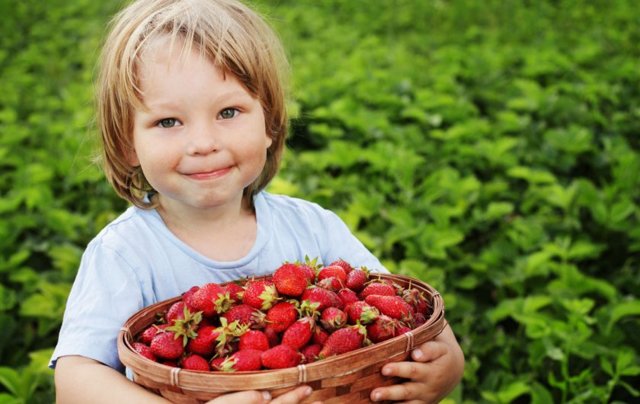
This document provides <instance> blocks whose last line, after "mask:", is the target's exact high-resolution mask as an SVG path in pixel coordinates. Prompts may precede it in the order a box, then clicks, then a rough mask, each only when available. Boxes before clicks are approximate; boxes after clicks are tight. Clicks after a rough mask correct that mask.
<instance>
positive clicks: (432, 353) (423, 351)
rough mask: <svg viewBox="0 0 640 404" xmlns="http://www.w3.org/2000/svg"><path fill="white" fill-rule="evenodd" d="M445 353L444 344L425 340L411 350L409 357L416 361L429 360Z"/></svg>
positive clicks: (445, 347)
mask: <svg viewBox="0 0 640 404" xmlns="http://www.w3.org/2000/svg"><path fill="white" fill-rule="evenodd" d="M446 353H447V345H446V344H443V343H442V342H438V341H427V342H425V343H424V344H422V345H420V346H419V347H417V348H416V349H414V350H413V351H412V352H411V359H413V360H414V361H417V362H431V361H434V360H436V359H438V358H439V357H441V356H442V355H445V354H446Z"/></svg>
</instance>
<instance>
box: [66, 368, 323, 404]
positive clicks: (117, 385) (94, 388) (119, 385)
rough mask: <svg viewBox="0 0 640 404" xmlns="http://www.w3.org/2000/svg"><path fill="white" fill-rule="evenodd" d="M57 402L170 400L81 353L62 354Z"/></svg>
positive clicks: (244, 399)
mask: <svg viewBox="0 0 640 404" xmlns="http://www.w3.org/2000/svg"><path fill="white" fill-rule="evenodd" d="M55 383H56V402H57V403H59V404H62V403H64V404H67V403H81V404H84V403H96V404H97V403H114V402H115V403H119V404H126V403H136V404H138V403H139V404H143V403H144V404H147V403H149V404H152V403H169V401H167V400H166V399H164V398H162V397H160V396H158V395H156V394H153V393H151V392H149V391H147V390H145V389H144V388H142V387H140V386H138V385H137V384H135V383H133V382H131V381H130V380H129V379H127V378H126V377H124V376H123V375H122V374H121V373H119V372H118V371H116V370H114V369H112V368H110V367H109V366H106V365H103V364H101V363H100V362H97V361H95V360H93V359H89V358H85V357H82V356H63V357H61V358H59V359H58V361H57V363H56V371H55ZM310 393H311V389H310V388H308V387H307V386H302V387H299V388H296V389H295V390H293V391H291V392H288V393H286V394H283V395H281V396H278V398H276V399H274V400H272V401H270V397H269V395H264V394H263V393H261V392H258V391H244V392H241V393H234V394H228V395H224V396H221V397H218V398H216V399H215V400H212V401H210V402H209V404H228V403H247V404H262V403H267V402H270V403H272V404H296V403H298V402H300V401H301V400H302V399H304V398H305V397H307V396H308V395H309V394H310Z"/></svg>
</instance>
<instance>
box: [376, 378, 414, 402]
mask: <svg viewBox="0 0 640 404" xmlns="http://www.w3.org/2000/svg"><path fill="white" fill-rule="evenodd" d="M420 391H422V385H421V383H413V382H408V383H402V384H395V385H393V386H388V387H379V388H377V389H374V390H373V391H372V392H371V395H370V396H369V398H370V399H371V401H385V400H390V401H410V400H414V399H416V398H417V397H418V395H419V394H420Z"/></svg>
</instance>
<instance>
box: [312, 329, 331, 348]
mask: <svg viewBox="0 0 640 404" xmlns="http://www.w3.org/2000/svg"><path fill="white" fill-rule="evenodd" d="M327 338H329V333H328V332H326V331H325V330H323V329H322V327H316V328H315V329H314V330H313V335H312V336H311V341H312V342H313V343H314V344H320V345H324V343H325V342H327Z"/></svg>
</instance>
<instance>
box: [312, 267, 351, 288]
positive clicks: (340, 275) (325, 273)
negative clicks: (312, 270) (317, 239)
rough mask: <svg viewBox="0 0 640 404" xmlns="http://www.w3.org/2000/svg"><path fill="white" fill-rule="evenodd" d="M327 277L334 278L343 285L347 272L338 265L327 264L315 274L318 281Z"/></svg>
mask: <svg viewBox="0 0 640 404" xmlns="http://www.w3.org/2000/svg"><path fill="white" fill-rule="evenodd" d="M327 278H336V279H337V280H338V281H339V282H340V284H342V285H344V284H345V282H347V273H346V272H345V270H344V269H342V267H341V266H339V265H329V266H327V267H324V268H322V269H321V270H320V272H318V276H317V279H318V281H321V280H323V279H327Z"/></svg>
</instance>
